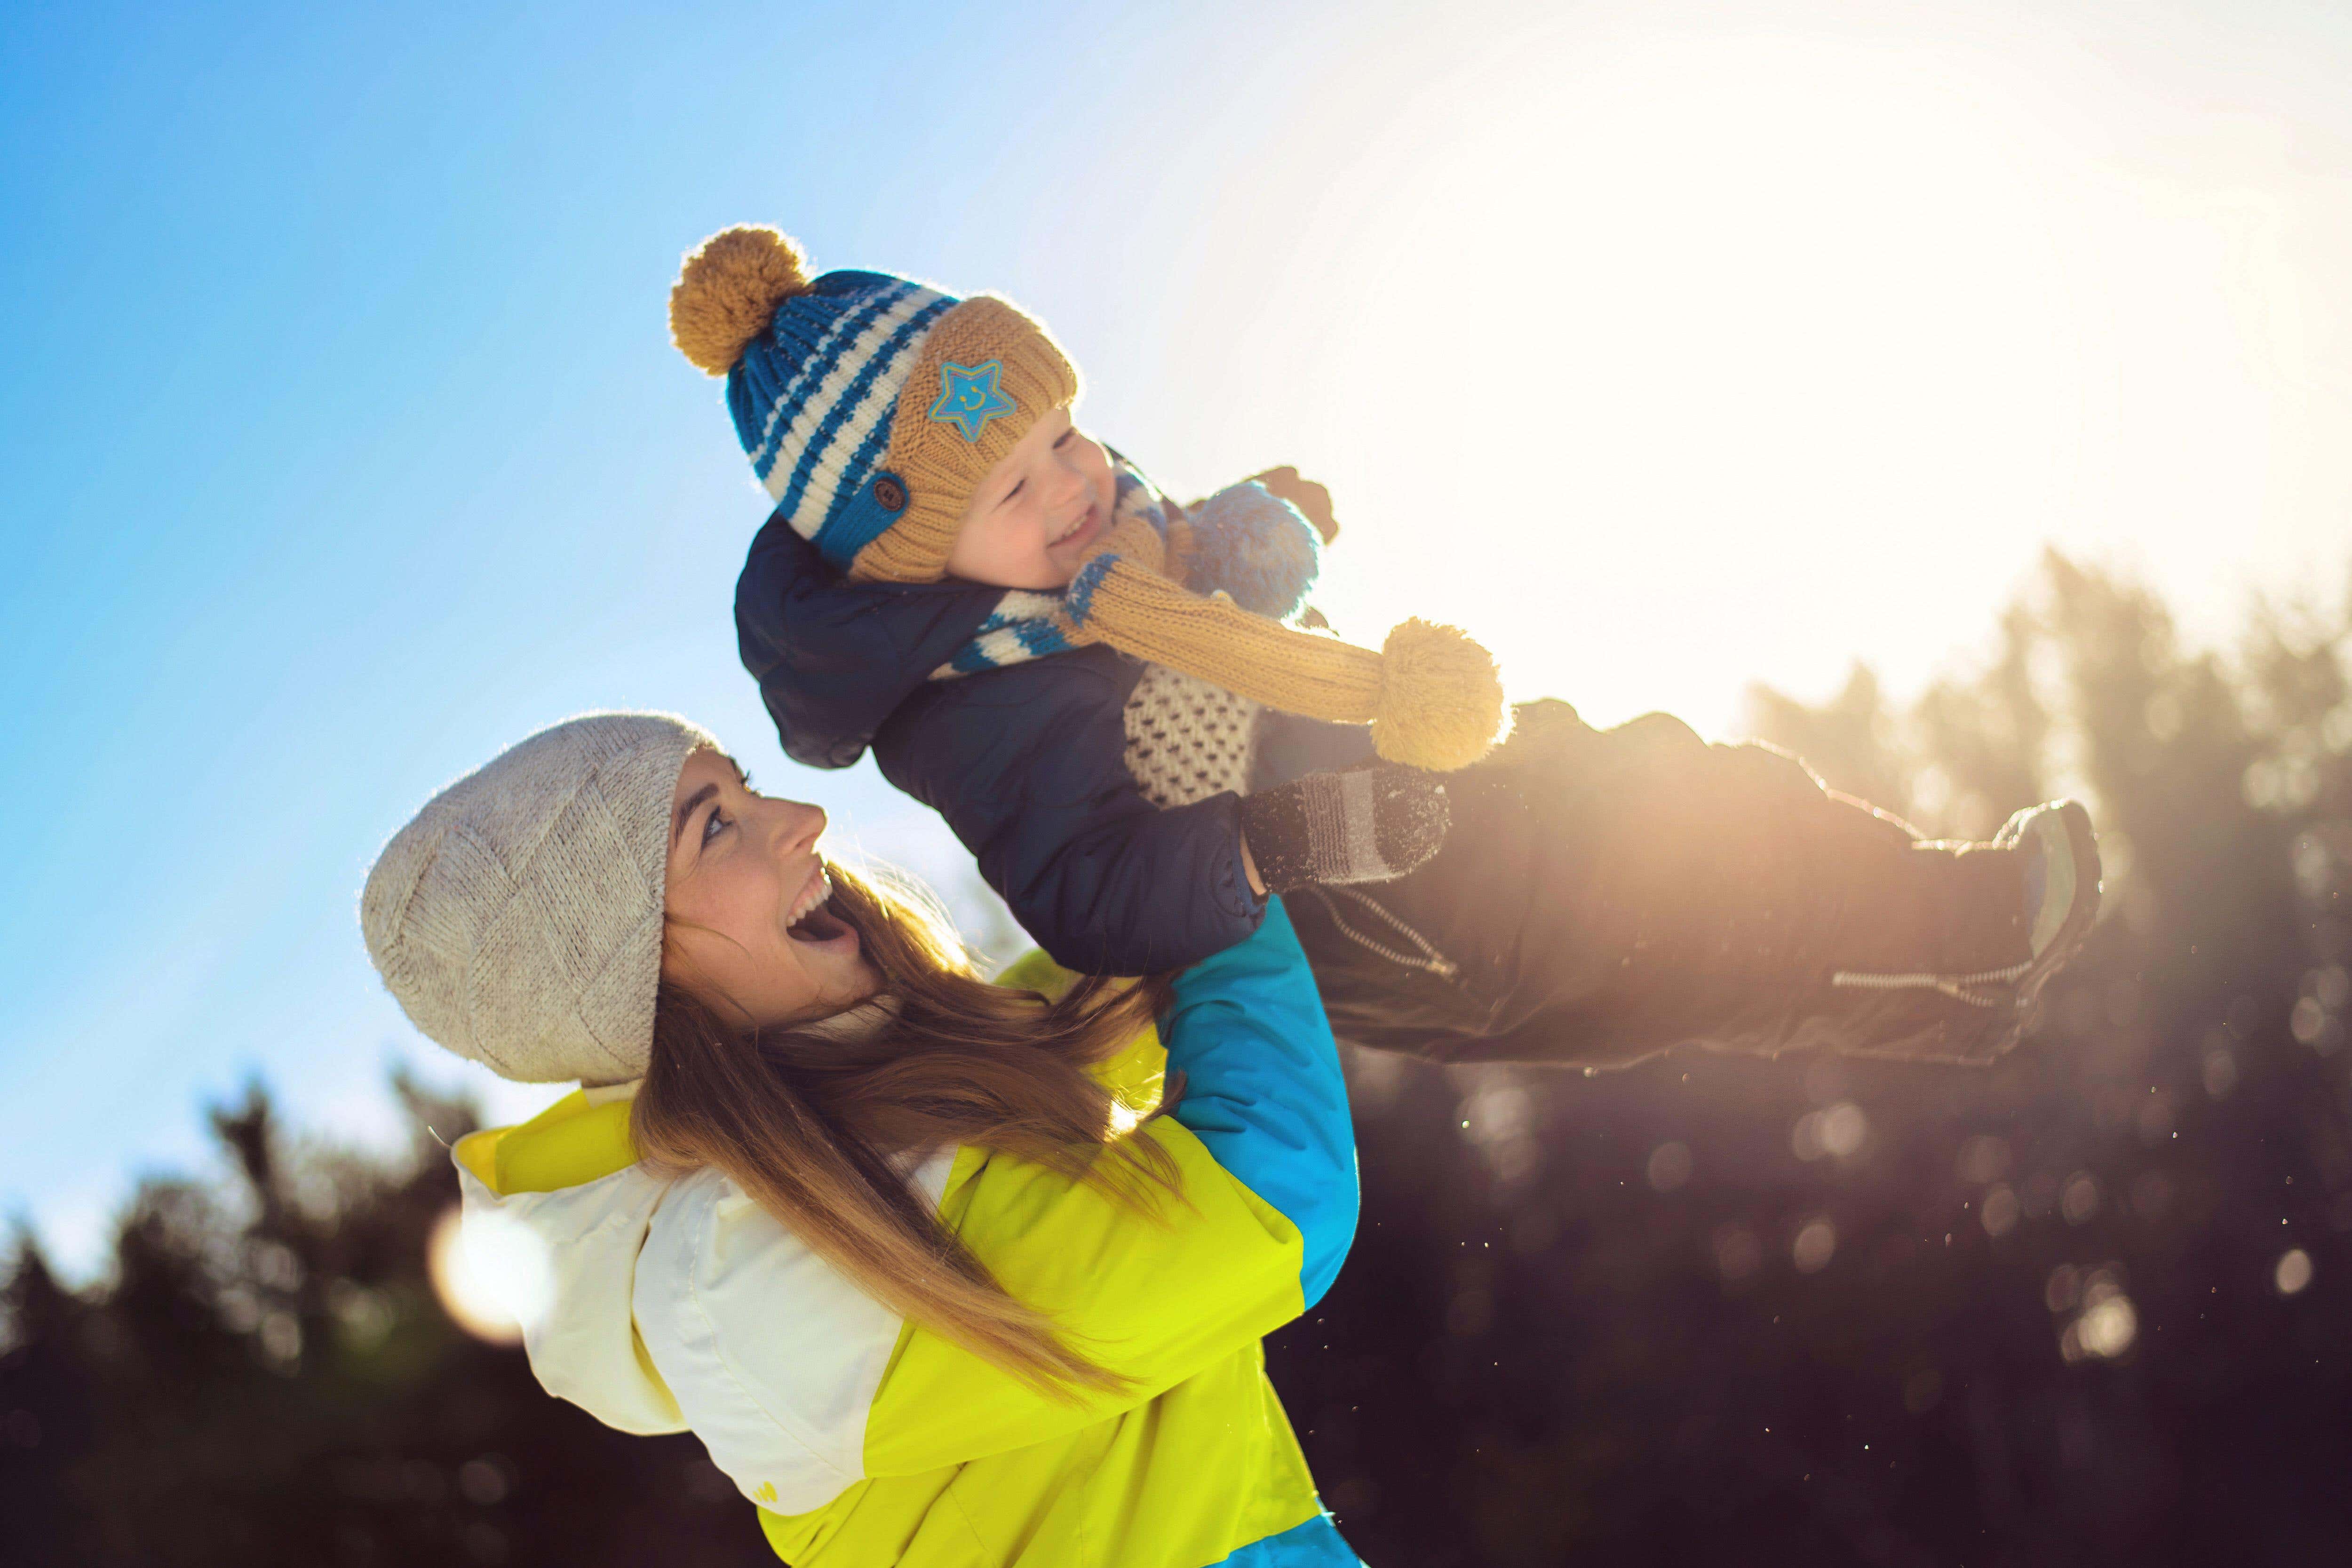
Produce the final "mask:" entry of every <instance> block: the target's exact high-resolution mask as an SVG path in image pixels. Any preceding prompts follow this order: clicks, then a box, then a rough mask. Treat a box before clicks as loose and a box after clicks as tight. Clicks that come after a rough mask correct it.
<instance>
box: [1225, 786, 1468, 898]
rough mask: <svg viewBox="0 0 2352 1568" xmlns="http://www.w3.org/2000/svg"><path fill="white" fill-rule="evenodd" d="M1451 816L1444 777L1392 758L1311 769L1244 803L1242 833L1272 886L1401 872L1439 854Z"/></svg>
mask: <svg viewBox="0 0 2352 1568" xmlns="http://www.w3.org/2000/svg"><path fill="white" fill-rule="evenodd" d="M1451 822H1452V816H1451V815H1450V813H1449V812H1448V811H1447V809H1446V804H1445V785H1444V784H1441V783H1440V782H1439V781H1438V780H1437V779H1436V778H1435V777H1434V776H1433V775H1432V774H1429V773H1423V772H1422V771H1420V770H1419V769H1417V768H1400V767H1391V766H1388V765H1386V764H1379V765H1375V766H1371V767H1361V768H1350V769H1349V770H1348V771H1347V772H1345V773H1308V774H1307V776H1306V777H1305V778H1302V779H1299V780H1298V781H1297V782H1296V783H1294V784H1282V785H1279V786H1277V787H1276V788H1274V789H1269V790H1262V791H1260V792H1259V793H1257V794H1256V795H1251V796H1249V797H1248V798H1246V799H1245V800H1244V801H1243V802H1242V834H1243V837H1244V838H1246V839H1247V840H1248V842H1249V847H1250V857H1251V858H1252V859H1254V860H1255V861H1256V862H1257V873H1258V876H1259V878H1260V879H1263V880H1264V881H1265V886H1266V890H1267V891H1268V892H1272V893H1281V892H1287V891H1289V890H1290V889H1293V888H1298V887H1303V886H1305V885H1307V883H1309V882H1385V881H1388V880H1389V879H1391V878H1395V877H1402V876H1403V875H1404V874H1405V873H1406V872H1407V871H1410V870H1412V869H1413V868H1415V867H1417V866H1419V865H1420V864H1421V863H1422V862H1423V861H1424V860H1427V859H1428V858H1430V857H1431V856H1433V855H1434V854H1436V853H1437V847H1438V846H1439V845H1441V844H1443V843H1444V842H1445V830H1446V828H1447V826H1449V825H1450V824H1451Z"/></svg>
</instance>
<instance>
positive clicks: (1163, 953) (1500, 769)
mask: <svg viewBox="0 0 2352 1568" xmlns="http://www.w3.org/2000/svg"><path fill="white" fill-rule="evenodd" d="M670 321H671V329H672V333H673V336H674V337H675V339H676V341H677V345H678V347H679V349H680V351H681V352H683V353H685V355H686V356H687V358H688V360H689V361H691V362H692V363H694V364H696V365H697V366H698V367H699V368H701V369H702V370H704V371H705V372H707V373H709V374H713V375H721V376H724V377H725V378H726V385H727V402H728V406H729V409H730V412H731V414H732V415H733V416H734V421H735V427H736V432H737V435H738V436H739V437H740V439H741V442H742V445H743V447H744V449H745V451H746V452H747V453H748V454H749V456H750V458H751V466H752V471H753V473H754V475H755V476H756V477H757V478H758V479H760V481H761V484H762V485H763V486H764V487H765V488H766V489H767V491H768V493H769V495H770V496H771V497H772V499H773V500H774V501H775V503H776V505H775V511H774V514H773V515H772V517H771V518H770V519H769V521H768V522H767V524H766V525H765V526H764V527H763V528H762V529H761V531H760V533H759V534H758V536H757V538H756V539H755V540H754V541H753V542H752V545H751V553H750V558H749V560H748V562H747V563H746V564H745V567H744V570H743V574H742V576H741V579H740V582H739V584H738V585H737V591H736V601H735V615H736V626H737V632H738V637H739V639H740V648H741V653H742V658H743V662H744V664H745V667H746V668H748V669H749V670H750V671H751V674H752V676H753V677H754V678H755V679H758V681H759V683H760V689H761V695H762V697H763V698H764V699H765V700H766V703H767V707H768V710H769V713H770V715H771V716H772V718H773V719H774V721H775V722H776V726H777V730H778V732H779V734H780V736H781V737H782V742H783V746H784V750H785V752H787V753H788V754H790V755H791V756H793V758H795V759H796V760H798V761H800V762H803V763H809V764H812V765H814V766H818V767H846V766H848V765H850V764H851V763H855V762H856V760H857V759H858V757H859V756H861V755H862V754H863V753H864V752H866V750H867V749H868V748H869V747H870V748H871V749H872V750H873V752H874V753H875V755H876V758H877V761H878V763H880V765H881V768H882V771H883V773H884V775H885V776H886V777H887V778H888V779H889V780H890V781H891V782H892V783H893V784H896V785H897V786H898V787H899V788H901V789H903V790H905V791H907V792H908V794H910V795H914V796H915V797H916V798H918V799H919V800H921V801H923V802H925V803H926V804H928V805H931V806H932V807H934V808H936V809H937V810H938V811H940V814H941V815H942V816H944V817H945V818H946V819H947V821H948V824H949V826H950V827H952V828H953V829H954V831H955V833H956V835H957V837H959V838H961V840H962V841H963V843H964V844H965V845H966V847H969V848H970V849H971V851H972V853H973V855H974V856H975V857H976V858H977V859H978V861H979V864H980V868H981V872H982V876H983V877H985V878H986V879H987V880H988V882H989V884H990V885H991V886H992V887H993V888H994V889H996V890H997V892H998V893H999V894H1001V895H1002V896H1003V898H1004V900H1005V901H1006V902H1007V903H1008V904H1009V905H1010V906H1011V908H1012V910H1013V913H1014V915H1015V916H1016V917H1017V918H1018V919H1019V920H1020V921H1021V922H1022V924H1023V925H1024V927H1026V928H1027V929H1028V931H1030V933H1031V934H1032V935H1033V936H1034V937H1035V939H1036V940H1037V941H1038V942H1039V943H1040V944H1041V945H1042V946H1043V947H1045V950H1046V951H1047V952H1049V953H1051V954H1052V955H1053V956H1054V957H1055V959H1056V960H1058V961H1059V962H1061V963H1064V964H1066V965H1068V966H1070V967H1072V968H1075V969H1079V970H1083V971H1088V972H1094V973H1153V972H1158V971H1162V970H1172V969H1180V968H1182V967H1184V966H1186V965H1189V964H1192V963H1197V962H1198V961H1200V960H1201V959H1202V958H1204V957H1206V956H1207V955H1209V954H1210V953H1213V952H1217V951H1219V950H1221V949H1223V948H1224V947H1227V946H1229V945H1231V944H1232V943H1234V942H1238V941H1240V940H1242V939H1243V938H1244V937H1245V936H1247V935H1248V934H1249V933H1250V932H1251V931H1254V930H1255V928H1256V926H1257V924H1258V922H1259V921H1260V920H1261V919H1262V918H1263V917H1264V914H1265V907H1266V906H1265V900H1266V897H1267V895H1268V893H1269V892H1275V893H1283V894H1286V895H1287V896H1286V904H1287V906H1288V908H1289V910H1290V913H1291V916H1292V919H1293V921H1294V923H1295V925H1296V926H1297V931H1298V934H1299V938H1300V940H1301V942H1302V943H1303V944H1304V945H1305V947H1306V950H1307V954H1308V957H1309V959H1310V961H1311V962H1312V963H1313V964H1314V967H1315V971H1316V977H1317V980H1318V985H1319V988H1320V990H1321V992H1322V995H1323V998H1324V1001H1325V1004H1326V1006H1327V1007H1328V1011H1329V1014H1330V1017H1331V1021H1332V1024H1333V1026H1335V1028H1336V1029H1337V1030H1338V1031H1339V1033H1340V1034H1341V1035H1342V1036H1343V1037H1349V1038H1352V1039H1354V1040H1356V1041H1357V1042H1359V1043H1360V1044H1365V1045H1371V1046H1378V1047H1388V1048H1392V1049H1399V1050H1405V1051H1411V1052H1414V1053H1416V1054H1419V1055H1423V1056H1426V1057H1431V1058H1439V1059H1445V1060H1477V1059H1511V1060H1523V1061H1553V1062H1573V1063H1580V1064H1584V1065H1587V1066H1597V1065H1604V1064H1606V1065H1617V1064H1622V1063H1626V1062H1630V1061H1633V1060H1637V1059H1640V1058H1643V1057H1645V1056H1649V1055H1652V1054H1654V1053H1655V1052H1657V1051H1659V1050H1662V1049H1664V1048H1666V1047H1671V1046H1675V1045H1677V1044H1681V1043H1685V1042H1693V1041H1696V1042H1700V1043H1705V1044H1707V1045H1711V1046H1714V1047H1721V1048H1728V1049H1738V1050H1748V1051H1758V1052H1764V1053H1768V1054H1769V1053H1777V1052H1779V1051H1781V1050H1785V1049H1790V1048H1830V1049H1837V1050H1843V1051H1851V1052H1859V1053H1866V1054H1875V1055H1891V1056H1902V1057H1911V1058H1938V1059H1952V1060H1969V1061H1982V1060H1986V1059H1990V1058H1991V1057H1993V1056H1995V1055H1997V1054H1999V1053H2000V1051H2002V1050H2004V1049H2006V1048H2007V1047H2009V1046H2010V1045H2011V1044H2013V1043H2014V1042H2015V1041H2016V1039H2017V1037H2018V1035H2019V1033H2020V1031H2021V1029H2022V1028H2023V1027H2024V1026H2025V1025H2026V1023H2027V1022H2028V1020H2029V1017H2030V1016H2031V1013H2032V1007H2033V1004H2034V1002H2035V1000H2036V998H2037V996H2038V994H2039V993H2040V992H2041V990H2042V986H2043V984H2044V983H2045V982H2046V981H2047V980H2048V979H2049V977H2050V975H2051V974H2052V973H2054V972H2055V971H2056V970H2057V969H2058V968H2059V967H2060V966H2062V965H2063V963H2065V962H2066V960H2067V959H2068V958H2069V957H2071V956H2072V954H2073V953H2074V951H2075V949H2076V948H2077V947H2079V945H2080V944H2081V942H2082V941H2083V939H2084V935H2085V933H2086V932H2087V931H2088V930H2089V928H2090V924H2091V921H2092V919H2093V917H2094V915H2095V912H2096V910H2097V903H2098V883H2099V866H2098V858H2097V853H2096V849H2095V844H2094V841H2093V837H2092V835H2091V830H2090V824H2089V821H2088V818H2087V816H2085V814H2084V811H2083V809H2082V807H2081V806H2079V805H2075V804H2074V803H2072V802H2061V803H2056V804H2053V805H2043V806H2039V807H2035V808H2033V809H2032V810H2029V811H2024V812H2021V813H2020V814H2019V815H2018V816H2016V817H2014V818H2012V819H2011V822H2010V823H2009V825H2008V826H2006V827H2005V828H2004V829H2003V830H2002V831H2001V833H2000V836H1998V837H1996V838H1995V839H1994V840H1993V841H1992V842H1990V843H1989V844H1953V843H1932V842H1923V841H1921V840H1920V839H1918V837H1916V834H1914V833H1913V832H1912V831H1911V830H1910V829H1908V828H1907V827H1906V826H1904V825H1903V824H1902V823H1900V822H1898V821H1896V820H1895V818H1893V817H1891V816H1887V815H1885V813H1881V812H1876V811H1874V810H1872V809H1871V808H1869V807H1868V806H1866V805H1862V804H1861V803H1859V802H1854V801H1851V800H1847V799H1844V798H1843V797H1839V796H1836V795H1832V794H1830V793H1829V792H1827V791H1826V790H1824V789H1823V788H1822V785H1821V784H1820V782H1819V781H1818V780H1817V779H1815V778H1814V777H1813V776H1812V775H1811V773H1808V772H1807V771H1806V770H1805V769H1804V768H1803V766H1802V765H1801V764H1800V763H1798V762H1797V761H1795V760H1794V759H1793V758H1790V757H1788V756H1786V755H1783V754H1781V753H1780V752H1773V751H1770V750H1769V749H1766V748H1763V747H1759V746H1752V745H1750V746H1719V745H1708V744H1706V743H1704V742H1701V741H1699V739H1698V738H1697V737H1696V735H1694V734H1693V733H1692V732H1691V731H1689V730H1688V729H1687V728H1686V727H1685V726H1684V725H1682V724H1681V723H1679V722H1677V721H1675V720H1672V719H1669V718H1666V717H1664V716H1663V715H1653V716H1651V717H1649V718H1647V719H1643V720H1637V721H1634V722H1633V723H1631V724H1627V725H1624V726H1622V727H1620V728H1618V729H1614V730H1610V731H1596V730H1593V729H1591V728H1590V727H1589V726H1587V725H1585V724H1584V723H1583V722H1581V721H1580V720H1579V719H1578V718H1577V716H1576V714H1575V712H1574V711H1573V710H1571V709H1570V708H1569V707H1568V706H1567V705H1566V704H1564V703H1560V702H1556V701H1542V702H1534V703H1528V704H1523V705H1522V706H1520V707H1519V709H1518V710H1517V713H1516V714H1515V715H1510V716H1507V715H1506V714H1505V713H1504V711H1503V705H1502V695H1501V687H1500V684H1499V682H1498V681H1497V680H1496V676H1495V672H1494V668H1493V665H1492V661H1491V660H1490V659H1489V658H1487V657H1486V653H1485V652H1484V650H1483V649H1481V648H1479V647H1478V646H1477V645H1476V644H1475V643H1474V642H1472V641H1470V640H1469V639H1468V638H1467V637H1465V636H1463V635H1462V634H1461V633H1459V632H1457V631H1454V629H1452V628H1450V627H1442V626H1431V625H1429V624H1427V623H1425V622H1420V621H1408V622H1407V623H1405V624H1404V625H1403V626H1399V627H1397V628H1396V629H1395V630H1393V631H1392V632H1391V633H1390V634H1389V636H1388V637H1387V639H1386V640H1385V641H1384V643H1383V644H1382V647H1381V649H1380V650H1379V651H1377V652H1375V651H1373V650H1371V649H1369V648H1363V647H1355V646H1353V645H1350V644H1349V643H1346V642H1342V641H1340V640H1339V639H1338V638H1336V637H1330V636H1328V635H1323V634H1321V633H1319V632H1318V631H1314V630H1310V629H1308V623H1311V622H1313V621H1314V619H1315V617H1314V616H1313V614H1312V612H1311V611H1309V610H1307V608H1306V603H1305V602H1306V596H1307V591H1308V589H1309V588H1310V586H1311V585H1312V584H1313V581H1314V579H1315V576H1316V574H1317V572H1318V569H1319V566H1320V560H1321V552H1322V549H1323V547H1324V546H1325V545H1326V544H1327V543H1328V542H1329V541H1330V540H1331V539H1332V538H1333V537H1334V535H1335V533H1336V530H1335V528H1334V525H1333V524H1332V522H1331V520H1330V514H1329V504H1328V496H1326V495H1325V494H1324V493H1323V491H1322V489H1321V487H1319V486H1315V485H1312V484H1308V483H1307V482H1305V481H1303V480H1300V479H1298V478H1297V475H1296V474H1295V473H1292V472H1291V471H1289V470H1286V469H1282V470H1276V471H1275V472H1273V473H1270V474H1266V475H1261V476H1260V477H1259V480H1257V481H1245V482H1244V483H1243V484H1240V485H1237V486H1234V487H1233V488H1231V489H1225V490H1222V491H1220V492H1218V493H1217V494H1215V495H1213V496H1211V497H1209V498H1208V499H1207V500H1202V501H1199V502H1195V503H1193V504H1192V505H1191V506H1179V505H1177V504H1175V503H1173V502H1171V500H1169V499H1168V498H1167V497H1166V496H1164V495H1162V494H1161V493H1160V491H1159V490H1158V489H1155V488H1154V487H1153V486H1152V484H1151V483H1150V480H1149V479H1147V478H1145V476H1144V475H1143V474H1142V473H1141V472H1140V471H1139V470H1138V469H1137V468H1135V466H1134V465H1133V464H1131V463H1129V462H1128V461H1127V460H1126V459H1125V458H1123V457H1121V456H1120V455H1119V454H1118V452H1116V451H1114V450H1112V449H1111V448H1109V447H1107V446H1105V445H1104V444H1102V443H1101V442H1099V441H1097V440H1096V439H1095V438H1094V437H1092V436H1090V435H1089V434H1087V432H1086V431H1085V430H1083V429H1082V428H1080V427H1079V426H1076V424H1074V423H1073V422H1072V413H1073V410H1074V408H1075V407H1076V402H1077V399H1078V393H1079V384H1078V377H1077V374H1076V370H1075V369H1074V368H1073V367H1072V365H1071V364H1070V363H1069V361H1068V359H1067V357H1066V355H1065V354H1064V353H1062V351H1061V350H1060V348H1059V347H1058V345H1056V344H1055V342H1054V340H1053V339H1052V338H1051V337H1050V336H1049V335H1048V334H1047V333H1046V331H1045V329H1044V327H1043V326H1041V325H1040V324H1039V323H1037V322H1036V321H1034V320H1032V319H1031V318H1029V317H1028V316H1026V315H1025V314H1024V313H1023V312H1022V311H1021V310H1018V309H1016V308H1015V307H1013V305H1011V304H1009V303H1007V302H1006V301H1004V300H1000V299H997V298H994V297H992V296H989V295H979V296H974V297H972V298H970V299H958V298H956V297H953V296H950V295H948V294H945V293H942V292H940V291H939V290H937V289H932V288H929V287H927V286H925V285H923V284H920V283H917V282H914V281H911V280H908V279H902V278H898V277H893V276H890V275H887V274H881V273H873V272H854V271H836V272H829V273H826V274H824V275H823V276H821V277H814V278H812V277H811V276H810V275H809V273H808V270H807V267H806V263H805V258H804V256H803V252H802V251H801V249H800V247H798V246H797V245H795V244H794V243H793V241H791V240H789V239H786V238H785V237H783V236H782V235H781V234H779V233H777V232H776V231H775V230H773V229H768V228H736V229H730V230H728V231H726V232H725V233H722V234H719V235H717V236H715V237H712V238H711V239H709V241H707V242H706V243H705V244H704V245H703V246H702V247H700V248H699V249H698V250H697V251H696V252H695V253H694V254H693V255H692V256H690V257H689V258H688V259H687V262H686V265H685V268H684V269H683V271H682V273H681V275H680V277H679V279H678V281H677V285H676V287H675V288H674V289H672V291H671V297H670ZM1261 481H1262V482H1261ZM1507 717H1508V718H1509V719H1510V722H1509V732H1508V736H1507V739H1505V740H1503V741H1502V742H1500V743H1499V744H1496V743H1495V741H1496V734H1497V731H1500V730H1502V729H1503V727H1504V723H1505V721H1506V718H1507Z"/></svg>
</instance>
